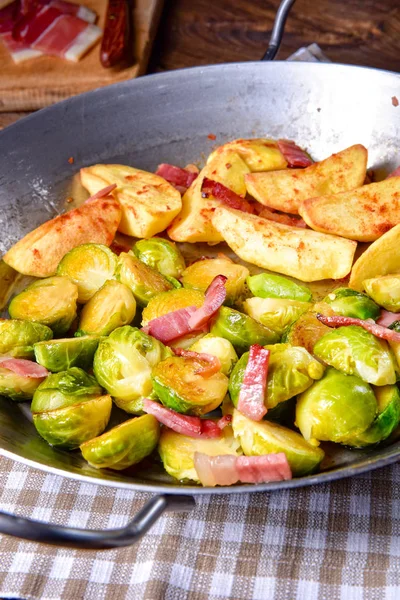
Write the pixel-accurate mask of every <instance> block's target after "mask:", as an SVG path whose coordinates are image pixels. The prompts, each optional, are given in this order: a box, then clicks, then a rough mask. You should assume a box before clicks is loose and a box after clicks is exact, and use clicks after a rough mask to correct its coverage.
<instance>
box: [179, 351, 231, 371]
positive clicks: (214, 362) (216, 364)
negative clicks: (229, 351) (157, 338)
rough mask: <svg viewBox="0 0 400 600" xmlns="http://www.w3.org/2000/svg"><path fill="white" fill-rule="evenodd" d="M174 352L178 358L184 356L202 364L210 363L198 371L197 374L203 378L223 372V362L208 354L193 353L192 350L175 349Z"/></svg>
mask: <svg viewBox="0 0 400 600" xmlns="http://www.w3.org/2000/svg"><path fill="white" fill-rule="evenodd" d="M173 352H174V353H175V354H176V355H177V356H183V358H193V359H194V360H197V361H199V362H200V363H201V362H203V363H204V362H206V363H208V364H207V365H206V366H204V365H202V366H200V367H199V368H198V369H197V370H196V373H198V374H199V375H202V376H203V377H211V375H214V374H215V373H218V371H220V370H221V361H220V360H219V358H217V357H216V356H212V355H211V354H206V353H205V352H193V351H192V350H184V349H183V348H173Z"/></svg>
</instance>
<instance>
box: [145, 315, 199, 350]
mask: <svg viewBox="0 0 400 600" xmlns="http://www.w3.org/2000/svg"><path fill="white" fill-rule="evenodd" d="M196 311H197V308H196V307H195V306H188V307H187V308H180V309H179V310H174V311H173V312H170V313H168V314H166V315H163V316H162V317H157V318H156V319H153V320H152V321H149V322H148V324H147V325H146V326H145V327H142V330H143V331H144V332H145V333H148V334H149V335H152V336H153V337H155V338H156V339H157V340H160V342H162V343H163V344H168V342H172V341H173V340H176V339H177V338H179V337H182V336H183V335H187V334H188V333H191V332H192V331H193V330H192V329H191V328H190V327H189V319H190V317H191V316H192V315H193V314H194V313H195V312H196Z"/></svg>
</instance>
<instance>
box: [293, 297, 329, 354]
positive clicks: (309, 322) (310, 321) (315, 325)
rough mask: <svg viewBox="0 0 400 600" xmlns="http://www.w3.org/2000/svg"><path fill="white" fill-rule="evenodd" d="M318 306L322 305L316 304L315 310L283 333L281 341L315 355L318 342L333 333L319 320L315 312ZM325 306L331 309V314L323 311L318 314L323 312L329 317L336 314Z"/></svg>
mask: <svg viewBox="0 0 400 600" xmlns="http://www.w3.org/2000/svg"><path fill="white" fill-rule="evenodd" d="M317 306H318V307H320V306H322V304H318V305H317V304H315V305H314V310H312V311H308V312H306V313H303V314H302V315H300V317H299V318H298V319H297V321H295V322H294V323H292V325H289V326H288V327H287V329H286V330H285V331H284V332H283V335H282V338H281V341H282V342H284V343H286V342H287V343H289V344H292V346H303V348H305V349H306V350H307V351H308V352H310V354H313V352H314V346H315V344H316V343H317V342H318V340H319V339H320V338H321V337H322V336H323V335H325V334H326V333H328V332H329V331H331V329H330V328H329V327H328V326H327V325H324V324H323V323H321V321H319V320H318V319H317V313H316V312H315V310H317ZM324 306H326V307H328V308H329V312H328V311H324V312H323V311H322V310H321V311H320V310H319V311H318V312H321V313H322V314H326V312H328V316H331V315H333V314H334V312H333V311H332V310H331V309H330V307H329V306H328V305H327V304H325V305H324Z"/></svg>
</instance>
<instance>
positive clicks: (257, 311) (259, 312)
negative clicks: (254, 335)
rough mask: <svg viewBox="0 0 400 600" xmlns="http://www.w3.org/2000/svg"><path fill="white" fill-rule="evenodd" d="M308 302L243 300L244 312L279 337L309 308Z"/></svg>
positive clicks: (269, 299) (266, 299)
mask: <svg viewBox="0 0 400 600" xmlns="http://www.w3.org/2000/svg"><path fill="white" fill-rule="evenodd" d="M311 306H312V304H310V303H309V302H297V300H279V299H276V298H248V299H247V300H245V302H243V310H244V311H245V313H247V314H248V315H250V317H253V319H255V320H256V321H258V322H259V323H261V324H262V325H265V326H266V327H269V328H270V329H272V331H275V332H276V333H277V334H278V335H279V337H281V336H282V333H283V332H284V330H285V329H286V327H288V326H289V325H291V324H292V323H294V322H295V321H297V319H298V318H299V317H300V316H301V315H302V314H303V313H305V312H307V311H308V310H309V309H310V308H311Z"/></svg>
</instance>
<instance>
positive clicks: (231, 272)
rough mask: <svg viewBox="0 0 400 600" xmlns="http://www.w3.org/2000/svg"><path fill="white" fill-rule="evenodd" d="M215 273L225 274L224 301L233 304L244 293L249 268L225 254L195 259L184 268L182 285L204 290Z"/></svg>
mask: <svg viewBox="0 0 400 600" xmlns="http://www.w3.org/2000/svg"><path fill="white" fill-rule="evenodd" d="M217 275H225V276H226V277H227V278H228V279H227V281H226V283H225V288H226V303H227V304H234V303H235V302H236V301H237V300H238V299H239V298H240V297H241V296H243V295H244V293H245V283H246V277H248V275H249V270H248V269H247V268H246V267H244V266H243V265H238V264H237V263H234V262H232V261H231V260H230V259H229V258H227V257H225V256H221V257H219V258H204V259H201V260H198V261H196V262H195V263H193V264H192V265H190V267H187V268H186V269H185V270H184V272H183V274H182V278H181V281H182V283H183V287H186V288H193V289H195V290H200V291H201V292H205V291H206V289H207V288H208V286H209V285H210V283H211V282H212V280H213V279H214V277H216V276H217Z"/></svg>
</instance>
